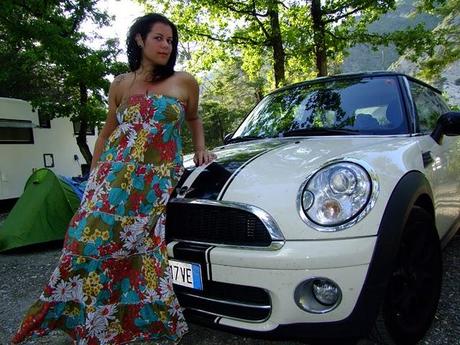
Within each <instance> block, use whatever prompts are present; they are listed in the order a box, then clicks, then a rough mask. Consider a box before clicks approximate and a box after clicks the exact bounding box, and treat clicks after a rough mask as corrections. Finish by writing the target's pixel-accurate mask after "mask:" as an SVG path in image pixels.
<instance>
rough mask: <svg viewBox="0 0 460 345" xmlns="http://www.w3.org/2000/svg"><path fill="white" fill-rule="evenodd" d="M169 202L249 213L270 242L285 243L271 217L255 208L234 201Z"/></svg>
mask: <svg viewBox="0 0 460 345" xmlns="http://www.w3.org/2000/svg"><path fill="white" fill-rule="evenodd" d="M169 202H170V203H173V204H192V205H207V206H215V207H229V208H235V209H240V210H243V211H246V212H250V213H252V214H253V215H255V216H256V217H257V218H258V219H259V220H260V221H261V222H262V224H263V225H264V226H265V227H266V229H267V231H268V233H269V235H270V238H271V239H272V241H278V242H283V243H284V241H285V238H284V235H283V233H282V232H281V230H280V228H279V226H278V224H277V223H276V221H275V220H274V219H273V217H272V216H270V215H269V214H268V213H267V212H265V211H264V210H262V209H261V208H258V207H256V206H253V205H248V204H244V203H240V202H234V201H214V200H206V199H178V198H173V199H171V200H170V201H169ZM215 245H216V246H217V245H219V244H217V243H216V244H215Z"/></svg>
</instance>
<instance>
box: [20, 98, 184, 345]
mask: <svg viewBox="0 0 460 345" xmlns="http://www.w3.org/2000/svg"><path fill="white" fill-rule="evenodd" d="M117 116H118V121H119V126H118V127H117V128H116V129H115V131H114V132H113V133H112V135H111V136H110V137H109V139H108V140H107V143H106V145H105V149H104V152H103V154H102V155H101V158H100V161H99V162H98V165H97V167H96V168H95V169H94V170H93V171H92V173H91V175H90V177H89V180H88V184H87V187H86V190H85V193H84V195H83V199H82V202H81V205H80V207H79V209H78V210H77V212H76V214H75V215H74V217H73V218H72V219H71V221H70V224H69V227H68V230H67V234H66V238H65V241H64V248H63V251H62V255H61V257H60V261H59V265H58V267H57V268H56V269H55V271H54V272H53V274H52V276H51V278H50V281H49V283H48V284H47V286H46V287H45V289H44V291H43V293H42V295H41V296H40V298H39V300H38V301H37V302H35V304H33V305H32V307H31V308H30V310H29V311H28V313H27V315H26V316H25V318H24V320H23V322H22V324H21V326H20V329H19V331H18V332H17V334H16V336H15V337H14V338H13V343H19V342H22V341H23V340H25V339H27V338H29V337H36V336H43V335H46V334H48V333H49V332H50V331H52V330H55V329H60V330H62V331H64V332H66V333H67V334H68V335H69V336H70V337H71V338H72V339H74V341H75V343H76V344H78V345H96V344H110V345H116V344H125V343H129V342H132V341H137V340H151V341H159V342H160V341H161V342H162V343H163V342H164V341H168V342H172V343H174V342H177V341H179V340H180V338H181V337H182V335H183V334H184V333H185V332H187V324H186V323H185V320H184V317H183V314H182V310H181V308H180V306H179V304H178V302H177V298H176V296H175V294H174V291H173V288H172V282H171V277H170V271H169V268H168V261H167V257H166V245H165V237H164V229H165V214H164V212H165V207H166V203H167V201H168V198H169V195H170V193H171V192H172V189H173V188H174V186H175V185H176V183H177V181H178V179H179V177H180V175H181V173H182V170H183V167H182V148H181V139H180V128H181V124H182V122H183V118H184V108H183V105H182V104H181V103H180V102H179V101H178V100H177V99H175V98H172V97H168V96H161V95H147V96H146V95H139V96H132V97H131V98H129V99H128V101H127V103H126V104H125V105H122V106H120V108H119V110H118V113H117Z"/></svg>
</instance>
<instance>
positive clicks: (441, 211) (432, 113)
mask: <svg viewBox="0 0 460 345" xmlns="http://www.w3.org/2000/svg"><path fill="white" fill-rule="evenodd" d="M408 83H409V88H410V91H411V95H412V101H413V105H414V108H415V115H416V121H415V124H416V128H417V132H418V133H419V139H420V140H419V143H420V148H421V151H422V157H423V161H424V169H425V175H426V176H427V178H428V180H429V181H430V184H431V186H432V191H433V196H434V202H435V211H436V226H437V228H438V232H439V237H440V238H441V239H442V238H443V237H444V235H446V234H447V232H448V231H449V230H450V228H451V227H452V225H453V223H454V222H455V221H456V220H457V218H458V217H459V213H460V179H459V177H458V173H459V171H460V137H459V136H444V137H443V140H442V142H441V143H440V144H438V143H437V142H436V141H434V140H433V139H432V138H431V136H430V134H431V133H432V131H433V129H434V128H435V126H436V122H437V119H438V118H439V117H440V116H441V115H442V114H443V113H445V112H447V111H449V108H448V107H447V106H446V104H445V103H444V101H443V100H442V98H441V96H440V94H439V93H438V92H436V90H435V89H432V88H430V87H428V86H426V85H423V84H421V83H417V82H415V81H411V80H409V82H408Z"/></svg>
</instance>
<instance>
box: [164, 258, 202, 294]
mask: <svg viewBox="0 0 460 345" xmlns="http://www.w3.org/2000/svg"><path fill="white" fill-rule="evenodd" d="M169 267H170V269H171V273H172V281H173V283H174V284H177V285H182V286H186V287H189V288H192V289H197V290H203V281H202V279H201V267H200V265H199V264H195V263H189V262H183V261H177V260H171V259H170V260H169Z"/></svg>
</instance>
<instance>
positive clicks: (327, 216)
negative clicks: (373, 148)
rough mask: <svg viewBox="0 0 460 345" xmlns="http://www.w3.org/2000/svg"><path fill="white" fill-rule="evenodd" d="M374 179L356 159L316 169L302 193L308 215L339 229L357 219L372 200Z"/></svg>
mask: <svg viewBox="0 0 460 345" xmlns="http://www.w3.org/2000/svg"><path fill="white" fill-rule="evenodd" d="M371 194H372V181H371V178H370V176H369V173H368V172H367V171H366V170H365V169H364V168H363V167H362V166H360V165H358V164H356V163H352V162H338V163H334V164H331V165H328V166H326V167H324V168H322V169H320V170H318V171H317V172H316V173H314V174H313V175H312V176H311V177H310V178H309V180H308V181H307V182H306V184H305V186H304V188H303V190H302V195H301V200H302V202H301V207H302V210H301V211H302V212H303V213H304V215H305V216H306V217H307V218H308V220H310V221H311V222H313V223H314V224H317V225H320V226H321V227H325V229H323V230H325V231H335V230H336V228H333V227H337V226H340V225H342V224H345V223H347V222H349V221H350V220H351V219H354V218H355V217H356V216H357V215H359V214H360V212H362V211H363V209H364V208H365V207H366V205H367V204H368V203H369V200H370V197H371Z"/></svg>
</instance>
